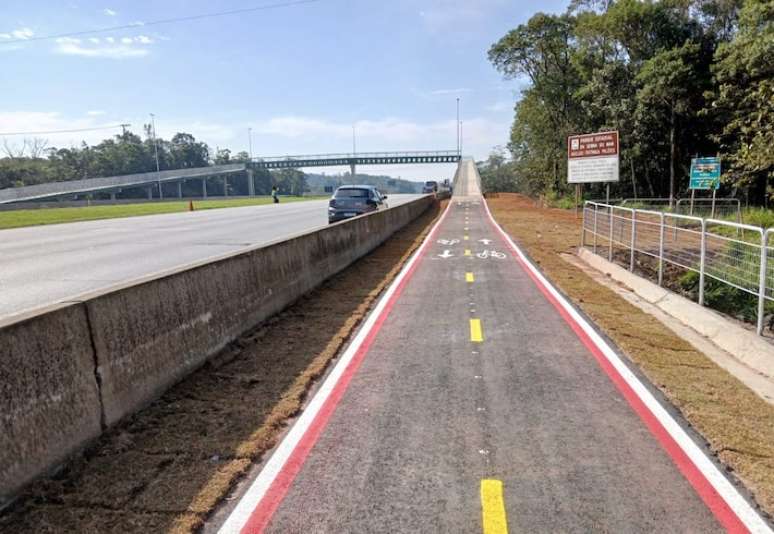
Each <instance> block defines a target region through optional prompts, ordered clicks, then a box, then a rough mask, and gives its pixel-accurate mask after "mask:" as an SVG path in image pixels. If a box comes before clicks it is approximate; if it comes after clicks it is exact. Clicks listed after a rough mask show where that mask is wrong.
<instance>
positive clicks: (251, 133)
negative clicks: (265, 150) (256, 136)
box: [247, 128, 253, 161]
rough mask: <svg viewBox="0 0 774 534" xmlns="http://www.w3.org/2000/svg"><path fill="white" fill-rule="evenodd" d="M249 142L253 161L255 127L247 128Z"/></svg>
mask: <svg viewBox="0 0 774 534" xmlns="http://www.w3.org/2000/svg"><path fill="white" fill-rule="evenodd" d="M247 142H248V145H249V146H250V161H253V129H252V128H248V129H247Z"/></svg>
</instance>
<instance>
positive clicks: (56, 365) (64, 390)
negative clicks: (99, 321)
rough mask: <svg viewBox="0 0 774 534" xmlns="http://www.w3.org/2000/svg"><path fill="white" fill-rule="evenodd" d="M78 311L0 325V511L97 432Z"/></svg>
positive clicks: (90, 360)
mask: <svg viewBox="0 0 774 534" xmlns="http://www.w3.org/2000/svg"><path fill="white" fill-rule="evenodd" d="M94 361H95V360H94V350H93V348H92V343H91V337H90V335H89V324H88V318H87V316H86V308H85V307H84V306H83V305H81V304H69V305H58V306H53V307H51V308H49V309H47V310H45V311H44V313H42V314H39V315H35V316H31V317H24V318H16V319H15V321H14V322H13V323H12V324H2V323H0V506H2V504H3V502H5V501H6V500H8V499H9V498H10V497H11V496H12V495H13V494H14V493H15V492H16V491H18V489H19V488H21V487H22V485H24V484H26V483H27V482H29V481H30V480H31V479H33V478H34V477H35V476H37V475H38V474H40V473H41V472H42V471H44V470H46V469H47V468H49V467H50V466H52V465H55V464H57V463H58V462H60V461H62V460H63V459H64V458H65V457H66V456H67V455H69V454H70V453H72V452H73V451H74V450H76V449H78V448H79V447H81V446H82V445H83V444H84V443H86V442H87V441H89V440H91V439H93V438H95V437H96V436H98V435H99V434H100V432H101V425H100V417H101V408H100V398H99V391H98V386H97V382H96V378H95V375H94Z"/></svg>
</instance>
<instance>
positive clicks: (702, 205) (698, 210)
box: [606, 198, 742, 223]
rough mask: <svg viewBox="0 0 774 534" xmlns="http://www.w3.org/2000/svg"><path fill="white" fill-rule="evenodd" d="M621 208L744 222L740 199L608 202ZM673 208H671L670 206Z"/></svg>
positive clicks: (638, 199)
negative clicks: (728, 218) (732, 219)
mask: <svg viewBox="0 0 774 534" xmlns="http://www.w3.org/2000/svg"><path fill="white" fill-rule="evenodd" d="M606 203H607V204H613V205H617V206H621V207H627V208H635V209H649V210H655V211H670V212H673V213H679V214H680V215H694V216H696V217H708V218H710V219H723V218H726V217H732V216H733V217H734V219H735V220H736V222H738V223H741V222H742V203H741V201H740V200H739V199H738V198H716V199H714V200H713V199H711V198H695V199H693V200H691V199H690V198H679V199H676V200H675V201H674V203H672V202H670V200H669V199H668V198H624V199H622V200H620V201H618V202H612V201H611V202H606ZM671 204H673V206H672V207H671V208H670V205H671Z"/></svg>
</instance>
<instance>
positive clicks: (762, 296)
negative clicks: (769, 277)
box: [757, 232, 769, 336]
mask: <svg viewBox="0 0 774 534" xmlns="http://www.w3.org/2000/svg"><path fill="white" fill-rule="evenodd" d="M768 241H769V233H768V232H763V234H762V235H761V268H760V274H759V275H758V276H759V278H760V280H759V282H758V327H757V332H758V335H759V336H760V335H762V334H763V313H764V308H765V304H766V274H767V273H766V271H767V265H766V263H767V262H768V260H769V254H768V248H767V247H768Z"/></svg>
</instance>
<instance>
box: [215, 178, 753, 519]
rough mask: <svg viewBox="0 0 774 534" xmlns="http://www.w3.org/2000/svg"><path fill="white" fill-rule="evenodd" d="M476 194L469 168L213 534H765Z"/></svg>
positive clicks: (742, 502) (739, 499)
mask: <svg viewBox="0 0 774 534" xmlns="http://www.w3.org/2000/svg"><path fill="white" fill-rule="evenodd" d="M477 180H478V178H477V175H476V173H475V169H474V167H473V166H472V164H467V165H466V164H463V165H462V166H461V171H460V172H459V173H458V177H457V180H456V182H457V185H456V187H455V197H454V199H453V201H452V202H451V205H450V207H449V209H448V210H447V212H446V213H445V214H444V216H443V218H442V220H441V221H440V222H439V224H438V225H437V226H436V228H435V229H434V230H433V231H432V232H431V235H430V237H429V238H428V240H427V241H426V243H425V244H424V245H423V247H422V248H421V249H420V250H419V251H418V253H417V255H416V256H415V257H414V258H413V259H412V260H411V262H410V263H409V265H407V267H406V268H405V269H404V271H403V273H401V276H399V278H398V279H397V280H396V282H395V283H394V284H393V287H391V288H390V290H388V292H387V294H386V295H385V296H384V297H383V299H382V301H381V302H380V304H379V306H377V308H376V309H375V310H374V312H373V313H372V314H371V316H370V317H369V319H368V321H367V322H366V323H365V325H364V326H363V327H362V329H361V331H360V332H359V334H358V336H357V337H356V338H355V339H354V340H353V342H352V343H351V345H350V347H349V348H348V349H347V351H346V352H345V353H344V354H343V355H342V357H341V358H340V360H339V362H338V363H337V365H336V366H335V368H334V369H333V370H332V371H331V373H330V374H329V375H328V377H327V378H326V380H325V381H324V383H323V384H322V386H321V387H320V389H319V390H318V392H317V393H316V394H315V396H314V397H313V399H312V400H311V401H310V403H309V405H308V407H307V409H306V411H305V412H304V414H303V415H302V416H301V417H300V418H299V420H298V421H297V423H296V424H295V426H294V427H293V428H292V429H291V431H290V432H289V433H288V435H287V436H286V438H285V439H284V441H283V442H282V443H281V444H280V445H279V446H278V447H277V449H276V451H275V452H274V454H273V456H272V458H271V459H270V460H269V461H268V462H267V464H266V465H265V466H264V468H263V470H262V471H261V473H260V474H259V475H258V477H257V478H256V479H255V481H254V482H253V483H252V484H251V486H250V488H249V489H248V490H247V492H246V493H245V494H244V495H243V496H242V498H241V500H240V501H239V504H238V505H237V506H236V508H235V509H234V510H233V512H232V513H231V514H230V516H229V517H228V519H227V520H226V522H225V523H224V525H223V526H222V528H221V532H240V531H241V532H277V533H280V532H281V533H296V532H298V533H301V532H315V533H316V532H358V533H364V532H484V533H485V534H501V533H505V532H549V531H550V532H555V531H563V532H589V531H610V532H719V531H723V530H730V531H740V532H741V531H746V530H753V531H760V532H765V531H767V530H768V527H767V525H766V524H765V523H764V522H763V520H762V519H761V518H760V517H759V516H758V515H757V514H756V513H755V512H754V511H753V510H752V508H751V507H750V506H749V504H747V502H746V501H745V500H744V499H743V498H742V497H741V495H740V494H739V493H738V492H737V491H736V489H735V488H734V487H733V486H732V485H731V484H730V483H729V482H728V481H727V480H726V479H725V478H724V477H723V475H722V474H720V472H719V471H718V470H717V468H716V467H715V466H714V464H712V462H711V461H709V459H708V458H707V457H706V456H703V459H702V458H699V457H698V456H696V455H697V454H698V455H703V454H704V453H703V452H702V451H701V450H700V449H699V448H698V447H696V445H695V444H694V445H693V447H694V448H693V449H692V448H691V444H690V443H689V444H688V445H685V444H683V443H682V441H681V440H682V439H683V437H681V434H680V432H681V429H680V428H679V425H677V430H675V429H673V428H672V427H671V425H672V424H673V423H675V420H674V419H670V416H669V415H668V413H667V412H664V414H666V419H664V414H661V413H660V412H659V411H658V409H655V411H654V410H653V409H651V408H648V403H649V402H650V400H648V399H647V398H646V397H647V395H648V393H647V389H646V388H645V391H646V392H645V393H644V394H643V393H637V391H639V390H638V386H637V385H636V384H635V385H634V387H633V388H632V386H631V385H629V384H628V383H627V380H630V379H631V377H629V376H628V375H627V374H626V369H624V372H623V373H621V372H617V371H615V364H611V363H610V362H609V361H608V360H606V359H605V356H604V354H602V353H598V352H599V349H598V347H597V345H593V343H594V342H595V341H594V340H595V337H594V335H595V334H594V333H593V332H592V333H591V334H590V335H589V334H585V333H584V332H583V330H582V328H581V327H579V326H578V324H579V323H577V321H576V322H573V321H575V319H572V317H571V314H569V313H568V312H566V311H562V309H561V308H560V307H559V306H558V305H557V301H556V298H555V297H553V296H552V295H551V293H550V292H549V291H548V290H547V289H546V287H543V286H541V285H540V280H539V279H538V278H536V275H535V273H534V272H532V271H531V270H530V269H529V268H528V267H527V266H526V263H524V261H525V259H523V258H520V256H519V255H518V253H517V249H515V248H514V247H515V245H514V244H512V243H511V242H509V240H508V238H507V237H506V236H505V235H504V234H503V233H502V232H501V230H500V229H499V228H498V227H497V226H496V225H495V223H494V222H493V220H492V219H491V218H490V215H489V213H488V211H487V208H486V206H485V203H484V201H483V198H482V197H481V196H480V194H479V192H478V186H477V183H478V182H477ZM460 193H463V194H464V196H463V195H460ZM552 299H554V300H552ZM589 343H592V345H590V344H589ZM603 343H604V342H603ZM602 352H604V350H603V351H602ZM616 373H618V374H616ZM629 374H631V373H629ZM621 376H623V378H621ZM632 377H634V375H632ZM633 379H634V380H635V381H636V380H637V379H636V377H634V378H633ZM641 385H642V384H640V386H641ZM627 388H628V389H627ZM638 395H639V396H638ZM643 398H645V400H644V401H643V400H642V399H643ZM654 413H655V415H654ZM670 421H671V422H670ZM664 429H666V430H664ZM675 436H676V437H675ZM687 439H689V440H690V438H687ZM694 449H695V450H694ZM697 451H698V453H697ZM696 458H699V459H698V460H697V459H696ZM713 469H714V470H715V471H713ZM718 476H719V477H720V478H718Z"/></svg>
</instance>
